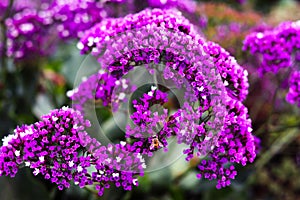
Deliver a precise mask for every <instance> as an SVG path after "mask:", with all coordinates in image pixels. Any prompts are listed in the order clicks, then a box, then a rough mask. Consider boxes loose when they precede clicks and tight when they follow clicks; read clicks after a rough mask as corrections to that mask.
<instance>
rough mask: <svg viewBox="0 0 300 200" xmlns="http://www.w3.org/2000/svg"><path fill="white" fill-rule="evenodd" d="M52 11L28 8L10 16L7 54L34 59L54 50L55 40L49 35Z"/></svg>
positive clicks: (7, 22)
mask: <svg viewBox="0 0 300 200" xmlns="http://www.w3.org/2000/svg"><path fill="white" fill-rule="evenodd" d="M49 14H50V13H48V12H46V11H37V10H35V9H29V8H26V9H24V10H22V11H21V12H18V13H16V14H15V15H14V16H13V17H12V18H8V19H7V20H6V21H5V23H6V26H7V56H9V57H13V58H14V59H15V60H20V59H32V58H36V56H37V55H42V56H45V55H48V54H49V53H51V52H52V51H51V50H52V48H51V47H52V46H53V42H54V41H53V40H51V37H50V35H49V28H50V26H51V24H52V19H51V15H49Z"/></svg>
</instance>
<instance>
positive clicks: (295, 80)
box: [286, 71, 300, 107]
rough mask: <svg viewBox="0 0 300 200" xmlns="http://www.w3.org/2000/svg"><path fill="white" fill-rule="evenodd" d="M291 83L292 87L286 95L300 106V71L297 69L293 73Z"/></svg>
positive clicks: (291, 101) (288, 99) (292, 102)
mask: <svg viewBox="0 0 300 200" xmlns="http://www.w3.org/2000/svg"><path fill="white" fill-rule="evenodd" d="M289 85H290V88H289V92H288V93H287V95H286V100H287V101H288V102H290V103H291V104H296V105H297V106H298V107H300V71H295V72H293V73H292V74H291V76H290V80H289Z"/></svg>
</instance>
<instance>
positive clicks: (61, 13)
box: [51, 0, 107, 38]
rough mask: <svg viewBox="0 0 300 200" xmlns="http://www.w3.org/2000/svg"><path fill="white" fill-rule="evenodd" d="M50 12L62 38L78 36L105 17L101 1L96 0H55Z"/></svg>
mask: <svg viewBox="0 0 300 200" xmlns="http://www.w3.org/2000/svg"><path fill="white" fill-rule="evenodd" d="M51 12H52V13H53V19H54V20H55V22H56V23H57V24H58V26H57V31H58V33H59V36H60V37H62V38H77V37H80V36H82V34H83V32H84V31H85V30H86V29H88V28H90V27H92V26H93V25H94V24H95V23H96V22H100V21H101V20H102V19H103V18H105V17H107V12H106V11H105V9H104V5H103V3H102V2H101V1H96V0H72V1H66V0H55V1H54V2H53V3H52V4H51Z"/></svg>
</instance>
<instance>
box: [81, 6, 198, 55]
mask: <svg viewBox="0 0 300 200" xmlns="http://www.w3.org/2000/svg"><path fill="white" fill-rule="evenodd" d="M158 24H159V26H161V27H165V28H167V29H170V30H174V31H180V32H183V33H185V34H191V35H193V34H195V31H194V30H193V29H192V26H191V24H190V23H189V21H188V20H187V19H185V18H184V17H183V16H182V15H181V13H180V12H179V11H176V10H160V9H153V10H149V9H146V10H143V11H141V12H139V13H137V14H129V15H127V16H125V17H122V18H112V19H105V20H103V21H102V22H100V23H98V24H96V25H95V26H94V27H92V28H91V29H89V30H87V31H86V32H85V33H84V36H83V37H81V39H80V42H79V43H78V45H77V47H78V48H79V49H80V50H81V52H82V53H87V52H90V51H91V52H92V53H93V54H94V55H98V54H99V53H101V50H102V49H103V48H104V47H103V46H102V45H103V43H105V42H106V41H108V40H109V39H110V38H111V37H115V36H116V35H118V34H119V33H123V32H126V31H128V30H133V29H139V28H141V27H146V26H151V25H155V26H157V25H158ZM95 47H96V48H95Z"/></svg>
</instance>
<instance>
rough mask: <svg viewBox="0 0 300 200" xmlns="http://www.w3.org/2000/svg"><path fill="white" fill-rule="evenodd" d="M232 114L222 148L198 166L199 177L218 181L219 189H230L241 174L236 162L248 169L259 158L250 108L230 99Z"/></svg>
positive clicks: (226, 124) (215, 148)
mask: <svg viewBox="0 0 300 200" xmlns="http://www.w3.org/2000/svg"><path fill="white" fill-rule="evenodd" d="M227 109H228V114H227V116H226V120H225V125H224V129H223V131H222V133H221V135H220V137H219V138H218V145H217V146H215V147H214V149H213V151H212V153H211V154H209V155H208V156H207V157H206V158H205V160H202V162H201V163H200V164H199V165H198V169H199V171H200V173H199V174H198V175H197V177H198V178H206V179H209V180H213V179H217V180H218V184H217V186H216V187H217V188H218V189H219V188H222V187H226V186H228V185H229V184H230V179H234V178H235V176H236V175H237V172H236V170H235V168H234V165H233V164H235V163H238V164H242V165H243V166H245V165H246V164H247V162H250V163H252V162H253V161H254V158H255V157H256V148H255V142H257V141H256V140H257V139H256V138H255V137H254V136H253V135H252V134H251V131H252V128H251V121H250V119H249V117H248V110H247V108H246V107H245V106H244V105H243V104H242V103H241V102H239V101H237V100H233V99H231V98H228V99H227Z"/></svg>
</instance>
